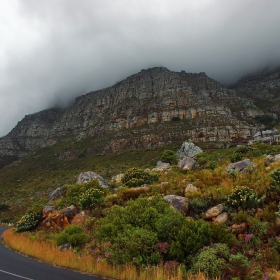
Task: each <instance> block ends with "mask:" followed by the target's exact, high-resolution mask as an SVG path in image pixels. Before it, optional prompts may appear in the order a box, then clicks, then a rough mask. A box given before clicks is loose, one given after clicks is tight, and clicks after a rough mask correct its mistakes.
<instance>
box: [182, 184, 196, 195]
mask: <svg viewBox="0 0 280 280" xmlns="http://www.w3.org/2000/svg"><path fill="white" fill-rule="evenodd" d="M198 191H199V190H198V188H197V187H195V186H194V185H193V184H188V185H187V186H186V188H185V194H187V193H195V192H198Z"/></svg>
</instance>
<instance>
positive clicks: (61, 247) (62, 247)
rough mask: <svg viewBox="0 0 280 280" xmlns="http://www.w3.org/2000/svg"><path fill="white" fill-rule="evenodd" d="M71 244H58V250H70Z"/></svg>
mask: <svg viewBox="0 0 280 280" xmlns="http://www.w3.org/2000/svg"><path fill="white" fill-rule="evenodd" d="M71 249H72V246H71V244H70V243H65V244H62V245H60V246H59V250H60V251H67V250H71Z"/></svg>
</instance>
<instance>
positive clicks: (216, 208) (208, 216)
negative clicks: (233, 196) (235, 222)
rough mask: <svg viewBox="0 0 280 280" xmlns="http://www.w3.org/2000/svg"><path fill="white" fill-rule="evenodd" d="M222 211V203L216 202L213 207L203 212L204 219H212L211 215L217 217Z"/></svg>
mask: <svg viewBox="0 0 280 280" xmlns="http://www.w3.org/2000/svg"><path fill="white" fill-rule="evenodd" d="M223 211H224V206H223V205H222V204H218V205H216V206H214V207H211V208H209V209H208V210H207V211H206V212H205V219H212V218H213V217H217V216H218V215H219V214H221V213H222V212H223Z"/></svg>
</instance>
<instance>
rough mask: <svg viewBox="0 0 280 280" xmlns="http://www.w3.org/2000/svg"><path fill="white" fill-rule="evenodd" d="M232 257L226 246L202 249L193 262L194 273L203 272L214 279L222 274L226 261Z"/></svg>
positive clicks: (218, 245) (215, 245) (220, 245)
mask: <svg viewBox="0 0 280 280" xmlns="http://www.w3.org/2000/svg"><path fill="white" fill-rule="evenodd" d="M229 256H230V250H229V248H228V247H227V245H226V244H222V243H217V244H213V245H212V246H210V247H207V248H204V249H202V250H201V251H200V252H199V253H197V255H196V256H195V257H194V258H193V260H192V268H191V270H192V272H194V273H195V274H198V273H199V272H202V273H204V274H206V275H207V276H209V277H211V278H214V277H219V276H221V274H222V271H223V269H224V268H225V266H226V261H227V260H228V258H229Z"/></svg>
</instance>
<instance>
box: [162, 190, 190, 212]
mask: <svg viewBox="0 0 280 280" xmlns="http://www.w3.org/2000/svg"><path fill="white" fill-rule="evenodd" d="M164 199H165V200H166V201H168V202H169V203H171V205H172V207H173V208H174V209H176V210H178V211H180V212H186V211H187V207H186V206H187V203H188V202H189V199H188V198H186V197H183V196H178V195H173V194H169V195H166V196H165V197H164Z"/></svg>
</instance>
